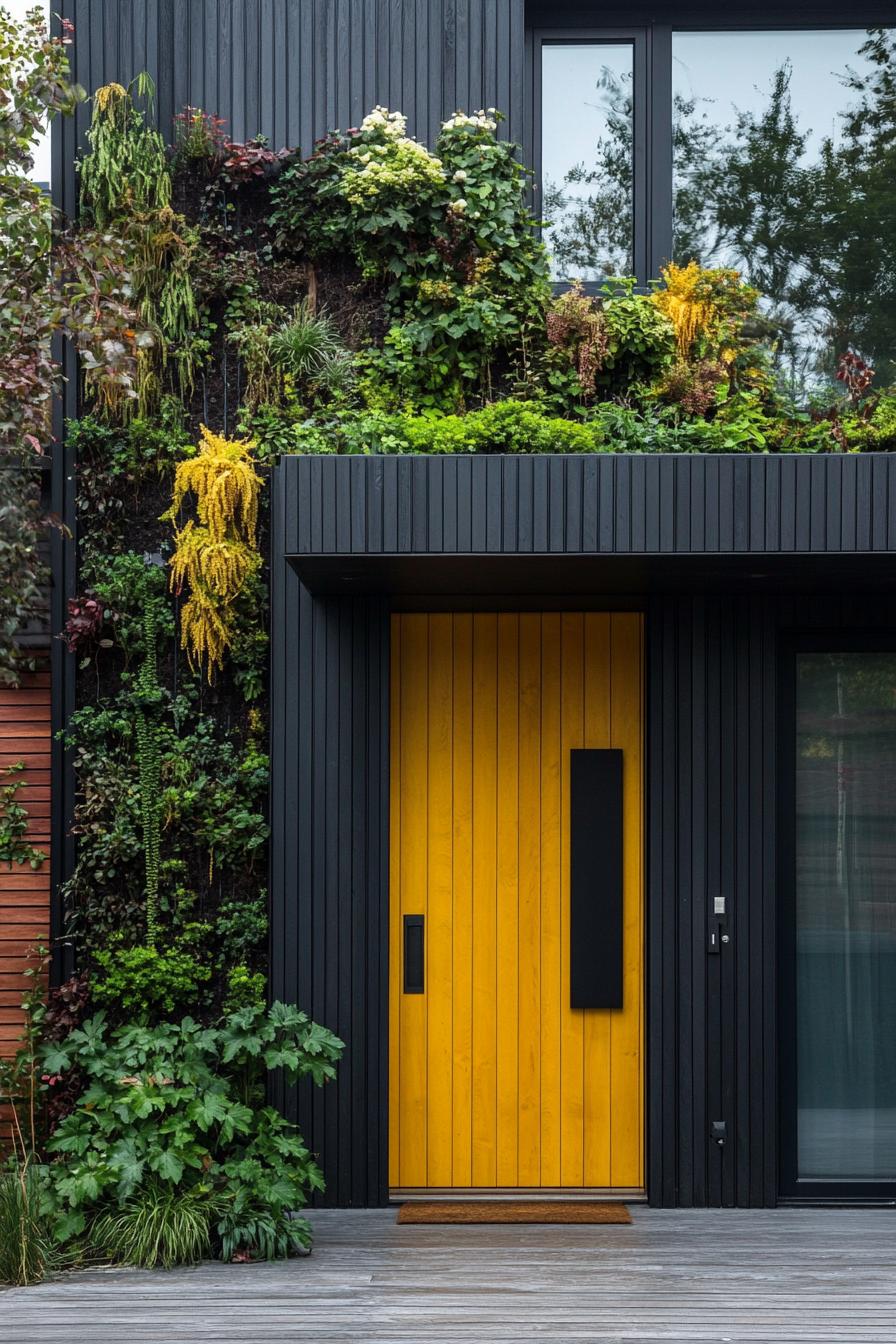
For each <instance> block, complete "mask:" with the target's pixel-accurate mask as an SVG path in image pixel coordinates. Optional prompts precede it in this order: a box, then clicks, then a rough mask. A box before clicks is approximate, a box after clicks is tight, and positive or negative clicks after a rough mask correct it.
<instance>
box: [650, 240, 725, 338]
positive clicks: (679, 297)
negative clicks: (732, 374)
mask: <svg viewBox="0 0 896 1344" xmlns="http://www.w3.org/2000/svg"><path fill="white" fill-rule="evenodd" d="M662 275H663V280H664V281H665V282H666V288H665V289H660V290H657V291H656V293H655V294H654V295H653V301H654V303H655V304H656V306H657V308H659V310H660V312H662V313H665V315H666V317H668V319H669V321H670V322H671V323H672V325H673V327H674V328H675V339H676V342H677V345H678V354H679V356H680V358H681V359H687V357H688V355H689V354H690V353H691V349H692V347H693V345H694V342H695V341H696V339H697V337H698V336H699V335H701V334H702V332H703V331H705V330H706V328H707V327H708V325H709V323H710V322H711V320H712V318H713V315H714V310H713V303H712V300H711V298H708V297H707V295H706V284H705V272H704V271H703V269H702V268H701V267H700V266H698V265H697V263H696V261H690V262H688V264H687V266H676V265H675V263H674V262H672V263H670V265H668V266H667V267H666V268H665V269H664V270H663V272H662Z"/></svg>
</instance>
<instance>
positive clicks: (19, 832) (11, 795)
mask: <svg viewBox="0 0 896 1344" xmlns="http://www.w3.org/2000/svg"><path fill="white" fill-rule="evenodd" d="M4 781H6V782H5V783H4ZM24 787H25V763H24V761H16V762H15V764H13V765H8V766H6V767H5V768H4V769H0V863H6V864H8V865H9V867H10V868H11V867H12V865H13V864H14V863H17V864H19V865H22V864H25V863H27V864H28V866H29V868H32V869H37V868H39V867H40V866H41V864H42V863H44V862H45V860H46V857H47V856H46V854H45V853H44V852H43V850H40V849H35V847H34V845H32V844H29V842H28V841H27V840H26V839H25V833H26V831H27V830H28V810H27V808H25V807H23V806H22V804H21V803H20V802H19V801H18V793H19V790H20V789H23V788H24Z"/></svg>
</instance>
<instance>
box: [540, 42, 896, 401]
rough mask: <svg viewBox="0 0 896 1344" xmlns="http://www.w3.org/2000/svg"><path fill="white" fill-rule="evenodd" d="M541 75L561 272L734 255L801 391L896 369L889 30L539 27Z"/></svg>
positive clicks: (788, 377) (543, 156)
mask: <svg viewBox="0 0 896 1344" xmlns="http://www.w3.org/2000/svg"><path fill="white" fill-rule="evenodd" d="M648 34H649V40H648ZM648 60H649V61H650V63H651V64H650V74H649V78H648V75H647V63H648ZM540 78H541V142H540V181H541V187H542V193H543V196H542V212H543V217H544V219H545V222H546V225H547V227H546V231H545V239H546V242H547V245H548V248H549V250H550V251H551V253H552V257H553V263H552V264H553V272H554V276H555V279H557V280H561V281H568V280H573V279H577V278H578V279H582V280H585V281H595V280H600V279H605V278H607V277H609V276H612V275H620V274H627V275H631V274H635V275H636V277H637V279H638V281H639V282H640V283H641V284H642V285H646V284H648V283H649V282H650V281H651V280H652V279H654V278H656V275H657V273H658V271H659V268H660V266H661V265H663V264H664V263H665V262H667V261H669V260H670V259H671V260H675V261H677V262H679V263H681V264H685V263H687V262H688V261H691V260H695V261H698V262H699V263H700V264H701V265H703V266H710V267H731V268H735V269H737V270H738V271H739V272H740V274H741V276H742V278H743V279H744V280H746V281H748V282H749V283H750V284H752V285H755V286H756V288H757V289H758V290H759V291H760V293H761V295H762V299H761V311H762V314H763V318H762V320H763V322H764V323H766V324H767V327H768V331H767V333H766V334H767V335H768V337H769V339H770V340H771V341H772V342H773V344H774V347H775V349H776V352H777V353H776V358H777V362H778V369H779V375H780V377H781V379H782V381H784V382H787V383H789V384H790V385H791V386H792V388H793V391H794V392H795V393H796V394H797V395H798V396H801V397H802V398H803V399H805V397H807V396H812V395H814V394H816V393H820V392H821V391H822V390H823V387H824V384H825V383H828V382H829V381H830V379H831V378H832V377H833V374H834V372H835V370H836V366H837V359H838V357H839V356H840V355H841V354H842V353H843V352H844V351H845V350H848V349H852V350H855V351H856V352H858V353H859V354H861V355H862V356H863V358H864V359H866V360H868V361H870V362H871V363H872V364H873V365H874V368H875V371H876V385H877V386H879V387H880V386H886V385H887V384H889V383H892V382H893V381H894V378H896V190H894V186H893V184H894V182H896V29H880V28H878V29H869V30H866V29H858V28H856V29H843V28H841V29H827V30H817V31H813V30H801V31H781V30H778V31H774V32H760V31H750V32H747V31H743V32H737V31H727V32H694V31H687V32H685V31H680V32H676V31H673V30H672V29H664V30H661V32H660V33H659V35H658V34H657V33H655V32H649V30H647V29H644V30H643V31H642V32H635V33H632V34H625V35H624V37H620V38H619V39H614V36H613V34H612V32H608V33H603V32H602V33H599V34H595V35H589V36H585V35H583V36H582V38H581V40H579V41H577V42H573V41H571V40H569V39H568V38H563V37H556V36H554V35H550V34H543V35H542V41H541V45H540ZM641 104H643V105H641Z"/></svg>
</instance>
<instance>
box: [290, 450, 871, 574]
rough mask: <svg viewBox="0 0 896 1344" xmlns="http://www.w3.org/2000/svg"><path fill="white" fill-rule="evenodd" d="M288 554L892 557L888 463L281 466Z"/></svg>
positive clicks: (615, 460)
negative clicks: (287, 509) (286, 500)
mask: <svg viewBox="0 0 896 1344" xmlns="http://www.w3.org/2000/svg"><path fill="white" fill-rule="evenodd" d="M282 472H283V479H284V488H285V489H287V490H288V491H289V492H290V495H291V498H292V501H293V503H292V507H291V509H290V513H289V517H288V519H287V522H286V529H287V530H286V535H285V545H286V551H287V554H289V555H294V556H306V555H307V556H317V555H321V556H338V555H455V554H464V553H470V554H477V555H478V554H497V555H539V554H543V555H552V554H554V555H586V554H598V555H616V556H619V555H651V554H655V555H674V556H682V557H686V556H699V555H735V556H736V555H754V556H766V557H767V556H776V555H780V556H785V555H803V554H809V555H821V554H823V555H841V554H856V555H858V554H880V555H886V554H888V553H889V552H891V551H894V550H896V455H893V456H890V455H888V454H886V453H868V454H862V455H858V454H850V455H844V456H839V455H817V456H809V455H802V456H797V455H793V456H762V455H755V456H754V455H750V454H744V455H742V456H737V455H734V456H732V455H718V456H710V455H700V456H697V455H694V456H681V457H673V456H660V455H657V456H645V455H638V454H624V455H623V454H620V455H619V456H616V455H613V454H610V453H605V454H595V455H593V456H587V455H583V456H577V457H576V456H565V455H563V456H561V455H558V456H556V457H551V456H531V457H523V456H520V457H516V456H505V455H495V456H478V457H473V456H470V457H447V456H446V457H288V458H286V459H284V463H283V467H282Z"/></svg>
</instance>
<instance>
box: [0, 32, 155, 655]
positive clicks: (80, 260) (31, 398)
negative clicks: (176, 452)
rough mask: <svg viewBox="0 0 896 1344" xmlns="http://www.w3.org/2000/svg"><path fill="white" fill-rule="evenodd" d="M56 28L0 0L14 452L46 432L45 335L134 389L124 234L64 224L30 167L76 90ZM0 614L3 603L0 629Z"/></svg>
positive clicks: (0, 377) (54, 369)
mask: <svg viewBox="0 0 896 1344" xmlns="http://www.w3.org/2000/svg"><path fill="white" fill-rule="evenodd" d="M63 27H64V32H63V35H62V37H60V38H55V37H50V36H49V35H48V33H47V25H46V16H45V13H44V12H43V11H42V10H41V9H40V8H39V7H35V8H33V9H31V10H29V11H28V13H27V15H26V17H25V18H24V19H23V20H21V21H20V22H19V21H17V20H15V19H14V18H13V17H12V16H11V15H10V13H9V11H8V10H6V9H0V90H2V91H3V112H2V116H0V218H2V220H3V228H2V229H0V314H2V320H0V444H2V445H3V448H4V450H6V449H15V450H16V451H17V452H18V451H21V450H22V449H23V448H24V447H25V445H26V444H29V445H30V449H29V452H30V451H31V450H33V449H35V448H37V447H38V446H39V445H41V444H44V443H46V442H47V441H48V440H49V437H50V431H51V426H50V411H51V407H52V403H53V396H54V393H55V392H56V391H58V389H59V385H60V374H61V370H60V367H59V364H58V363H57V361H56V360H55V358H54V356H53V341H54V338H58V337H59V336H61V335H63V334H64V335H66V336H67V337H68V338H69V340H70V341H71V342H72V343H73V345H74V347H75V348H76V349H77V350H78V352H79V354H80V355H81V366H82V370H83V373H84V376H85V380H86V382H87V384H88V386H89V387H90V388H91V389H92V390H93V391H95V393H96V394H97V395H98V396H99V397H100V398H101V399H102V400H104V401H106V402H108V403H109V404H118V405H120V404H121V403H122V401H123V400H124V399H126V398H127V397H129V396H130V395H132V393H133V384H134V378H135V374H136V346H137V343H138V342H139V340H141V339H142V333H141V332H138V331H137V330H136V327H137V326H138V325H139V324H138V322H137V316H136V314H135V312H134V311H133V309H132V307H131V305H130V277H129V272H128V258H127V249H126V247H125V246H124V244H123V242H122V240H121V239H119V238H117V237H115V236H113V235H109V234H106V233H103V232H100V231H97V230H95V229H89V228H83V229H79V230H77V231H75V230H73V229H70V228H68V227H66V224H65V221H64V220H62V219H61V217H60V216H58V214H56V212H54V209H53V206H52V204H51V202H50V199H49V197H48V196H47V195H46V193H45V192H44V191H42V189H41V188H40V187H39V186H38V184H37V183H36V182H34V181H33V180H32V179H31V178H30V176H29V174H30V170H31V168H32V166H33V156H34V152H35V148H36V146H37V144H38V142H39V141H40V140H41V138H42V137H43V136H44V134H45V133H46V130H47V128H48V126H49V125H50V123H51V122H52V121H53V119H54V118H55V117H56V116H57V115H67V116H68V115H71V114H72V113H73V112H74V111H75V109H76V107H77V106H78V103H79V102H80V101H81V100H82V99H83V97H84V91H83V90H82V89H81V88H80V87H79V86H78V85H76V84H72V83H71V80H70V77H69V76H70V71H69V63H68V54H67V50H66V48H67V46H68V44H69V42H70V38H69V36H68V32H69V28H70V25H69V28H65V26H64V25H63ZM5 476H6V473H5V472H4V477H5ZM0 497H2V498H3V499H4V500H5V498H6V483H5V480H4V489H3V491H2V493H0ZM0 596H2V589H0ZM5 620H6V611H5V610H4V609H3V608H0V629H2V628H3V625H4V622H5Z"/></svg>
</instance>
